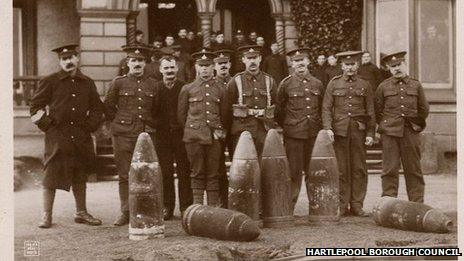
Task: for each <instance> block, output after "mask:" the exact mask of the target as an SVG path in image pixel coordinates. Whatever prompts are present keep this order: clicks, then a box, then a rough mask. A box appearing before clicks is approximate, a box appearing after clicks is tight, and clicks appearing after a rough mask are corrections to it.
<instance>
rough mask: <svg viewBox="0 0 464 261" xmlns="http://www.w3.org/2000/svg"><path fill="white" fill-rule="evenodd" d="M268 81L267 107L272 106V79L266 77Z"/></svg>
mask: <svg viewBox="0 0 464 261" xmlns="http://www.w3.org/2000/svg"><path fill="white" fill-rule="evenodd" d="M264 79H265V80H266V96H267V106H268V107H270V106H271V77H269V76H267V75H264Z"/></svg>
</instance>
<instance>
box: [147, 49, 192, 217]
mask: <svg viewBox="0 0 464 261" xmlns="http://www.w3.org/2000/svg"><path fill="white" fill-rule="evenodd" d="M165 48H169V47H164V48H163V49H165ZM178 69H179V67H178V66H177V61H176V59H175V57H174V56H172V52H168V53H165V54H164V56H163V57H162V58H161V59H160V69H159V70H160V72H161V74H162V75H163V79H162V81H158V82H157V83H156V88H157V89H158V92H159V98H158V100H159V102H158V104H157V106H158V108H157V109H156V110H155V112H156V115H153V119H155V125H156V134H155V137H156V139H155V148H156V152H157V155H158V159H159V164H160V167H161V172H162V173H163V200H164V208H165V209H164V219H165V220H169V219H171V218H172V216H173V213H174V208H175V204H176V194H175V188H174V167H173V164H174V162H175V163H176V173H177V178H178V181H179V182H178V186H179V187H178V188H179V190H178V192H179V208H180V212H181V214H182V216H183V212H184V211H185V209H187V207H188V206H190V205H191V204H192V189H191V188H190V163H189V161H188V158H187V152H186V151H185V145H184V142H183V141H182V138H183V135H184V130H183V128H182V127H181V125H180V124H179V123H178V121H177V110H176V109H177V102H178V98H179V93H180V90H181V88H182V86H184V85H185V83H184V82H182V81H180V80H179V79H178V78H177V76H176V75H177V71H178Z"/></svg>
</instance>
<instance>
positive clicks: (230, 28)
mask: <svg viewBox="0 0 464 261" xmlns="http://www.w3.org/2000/svg"><path fill="white" fill-rule="evenodd" d="M216 10H217V11H216V16H218V15H219V16H220V18H219V19H218V18H217V17H216V16H215V17H214V18H213V30H222V31H223V32H225V37H226V40H227V41H231V40H232V37H233V35H234V33H235V32H236V31H237V30H239V29H240V30H242V32H243V33H244V34H245V36H246V37H248V34H249V33H250V32H252V31H255V32H256V33H257V34H258V35H259V36H262V37H264V40H265V42H266V45H269V44H270V43H271V42H272V41H273V40H275V21H274V19H273V18H272V17H271V8H270V6H269V1H268V0H254V1H249V0H248V1H247V0H218V2H217V5H216ZM244 10H246V11H244ZM228 13H230V14H231V15H228ZM228 32H231V34H229V33H228Z"/></svg>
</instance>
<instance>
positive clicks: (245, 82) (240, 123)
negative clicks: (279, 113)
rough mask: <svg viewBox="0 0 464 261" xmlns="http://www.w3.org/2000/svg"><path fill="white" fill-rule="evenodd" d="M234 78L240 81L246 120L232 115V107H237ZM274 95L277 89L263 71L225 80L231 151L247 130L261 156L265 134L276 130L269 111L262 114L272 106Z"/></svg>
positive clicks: (236, 91) (236, 89) (237, 97)
mask: <svg viewBox="0 0 464 261" xmlns="http://www.w3.org/2000/svg"><path fill="white" fill-rule="evenodd" d="M236 78H240V81H241V83H242V98H243V104H242V105H243V106H245V108H246V110H247V116H246V117H236V116H234V115H233V107H234V105H240V103H239V91H238V88H237V83H236V80H235V79H236ZM266 82H268V84H266ZM266 86H267V87H266ZM268 89H269V92H268ZM276 94H277V86H276V84H275V82H274V80H273V79H272V77H271V76H270V75H268V74H266V73H263V72H259V73H258V74H257V75H256V76H255V75H252V74H250V73H249V72H247V71H245V72H242V73H238V74H236V75H235V76H234V77H233V78H232V79H231V80H230V81H229V83H228V86H227V91H226V105H227V115H226V124H227V128H228V129H230V134H231V135H232V140H233V143H234V148H235V146H236V145H237V142H238V139H239V138H240V134H241V133H242V132H243V131H249V132H250V133H251V135H252V137H253V141H254V143H255V146H256V151H257V152H258V156H261V153H262V150H263V146H264V139H265V138H266V134H267V131H268V130H270V129H273V128H277V127H278V125H277V123H276V121H275V119H274V113H272V109H270V110H268V112H269V113H268V114H269V115H266V109H268V107H272V106H274V104H275V97H276Z"/></svg>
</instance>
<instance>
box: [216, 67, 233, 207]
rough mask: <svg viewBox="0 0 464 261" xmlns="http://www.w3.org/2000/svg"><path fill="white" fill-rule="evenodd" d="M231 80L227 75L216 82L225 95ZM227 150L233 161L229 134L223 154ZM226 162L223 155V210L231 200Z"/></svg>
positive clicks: (221, 191)
mask: <svg viewBox="0 0 464 261" xmlns="http://www.w3.org/2000/svg"><path fill="white" fill-rule="evenodd" d="M231 78H232V77H230V76H229V75H227V76H226V77H220V76H216V82H217V83H218V85H219V86H221V87H222V88H223V90H224V93H225V92H226V90H227V84H228V83H229V81H230V79H231ZM225 148H227V151H228V152H229V158H230V159H231V160H232V156H233V154H234V149H233V144H232V139H231V137H230V135H229V134H226V138H225V140H224V148H223V149H222V151H223V152H224V149H225ZM225 160H226V158H225V154H224V153H222V154H221V165H220V167H219V197H220V199H221V207H223V208H227V205H228V199H229V179H228V178H227V168H226V163H225Z"/></svg>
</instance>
